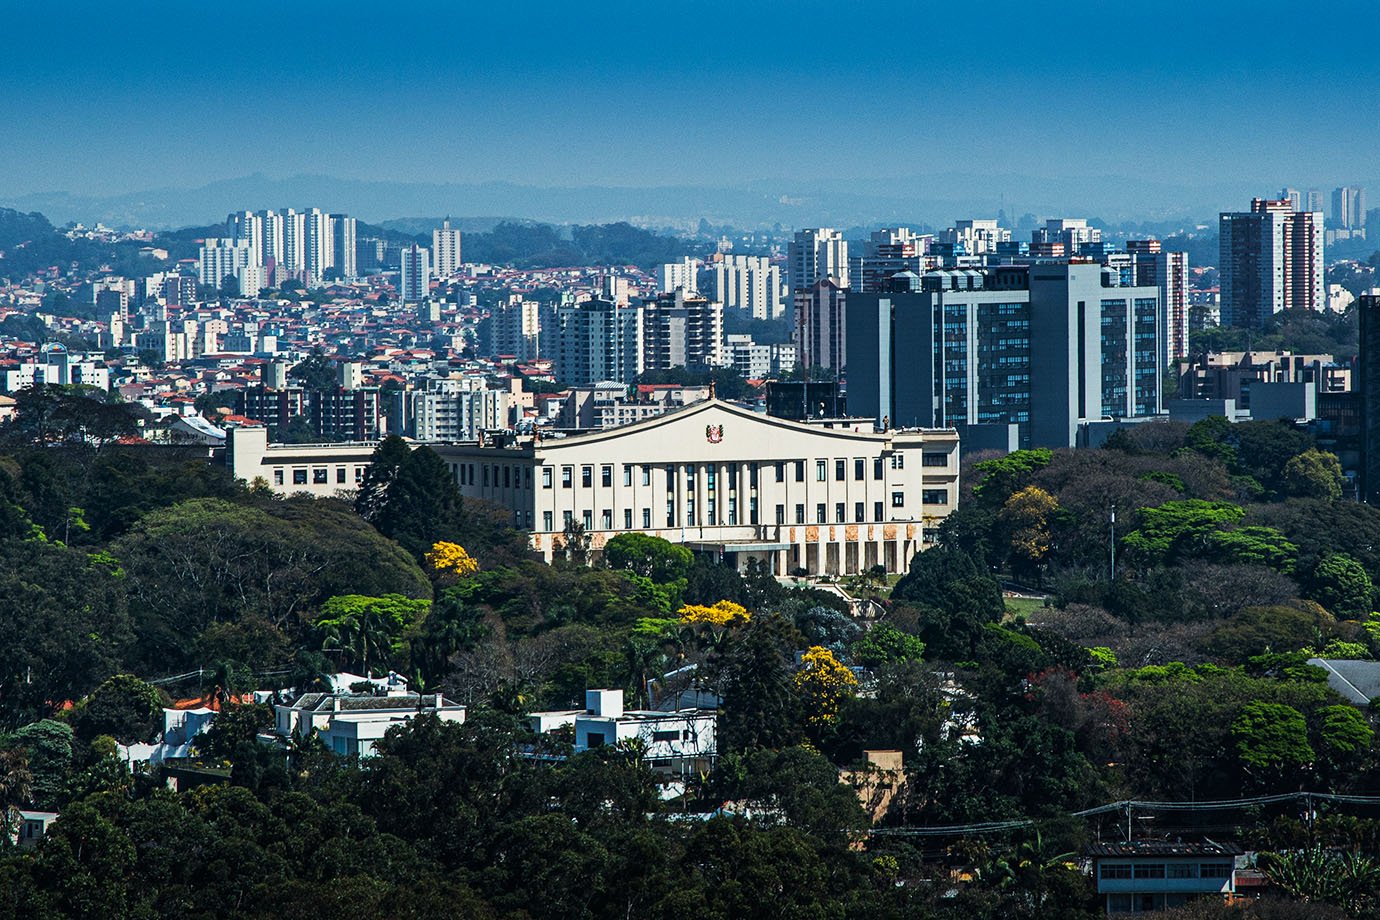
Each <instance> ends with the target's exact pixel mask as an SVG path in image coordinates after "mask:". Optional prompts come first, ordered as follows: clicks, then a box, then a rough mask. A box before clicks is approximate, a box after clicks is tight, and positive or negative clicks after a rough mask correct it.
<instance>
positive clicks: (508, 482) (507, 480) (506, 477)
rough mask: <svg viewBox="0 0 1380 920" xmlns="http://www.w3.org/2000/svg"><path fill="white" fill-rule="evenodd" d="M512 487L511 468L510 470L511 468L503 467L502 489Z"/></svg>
mask: <svg viewBox="0 0 1380 920" xmlns="http://www.w3.org/2000/svg"><path fill="white" fill-rule="evenodd" d="M512 487H513V468H512V467H511V466H505V467H504V468H503V488H505V489H511V488H512Z"/></svg>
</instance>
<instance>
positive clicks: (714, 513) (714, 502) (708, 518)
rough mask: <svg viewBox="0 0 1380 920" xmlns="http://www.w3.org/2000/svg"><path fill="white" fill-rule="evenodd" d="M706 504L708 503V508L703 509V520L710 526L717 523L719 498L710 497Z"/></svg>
mask: <svg viewBox="0 0 1380 920" xmlns="http://www.w3.org/2000/svg"><path fill="white" fill-rule="evenodd" d="M708 505H709V506H708V508H706V509H705V511H706V515H705V522H706V523H707V524H709V525H710V526H711V527H712V526H714V525H715V524H717V523H719V520H718V513H719V500H718V499H716V498H711V499H709V500H708Z"/></svg>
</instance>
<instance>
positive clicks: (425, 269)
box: [398, 243, 431, 303]
mask: <svg viewBox="0 0 1380 920" xmlns="http://www.w3.org/2000/svg"><path fill="white" fill-rule="evenodd" d="M430 295H431V253H430V252H429V251H428V250H427V249H426V247H424V246H418V245H417V244H416V243H413V244H412V245H411V246H408V247H406V248H405V249H403V251H402V275H401V278H400V279H399V282H398V297H399V299H400V300H402V302H403V303H421V302H422V301H423V300H426V299H427V298H428V297H429V296H430Z"/></svg>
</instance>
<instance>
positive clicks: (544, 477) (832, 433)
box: [236, 399, 958, 575]
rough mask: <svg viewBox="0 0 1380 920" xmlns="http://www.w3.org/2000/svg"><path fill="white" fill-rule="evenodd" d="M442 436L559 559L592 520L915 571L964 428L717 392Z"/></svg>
mask: <svg viewBox="0 0 1380 920" xmlns="http://www.w3.org/2000/svg"><path fill="white" fill-rule="evenodd" d="M436 449H437V451H438V452H439V453H440V454H441V457H442V458H443V459H444V460H445V461H446V463H447V465H448V466H449V467H450V469H451V471H452V473H453V474H454V475H455V478H456V482H457V483H458V484H459V486H460V490H461V492H462V493H463V494H464V495H465V496H467V497H473V498H479V499H483V500H485V501H488V502H492V503H494V504H497V505H499V506H500V507H504V508H506V509H508V512H509V514H510V515H511V520H512V522H513V524H514V525H515V526H518V527H522V528H526V529H528V530H530V531H531V540H532V548H533V549H534V550H536V551H537V552H539V553H541V554H542V555H543V556H544V557H545V558H546V559H548V560H550V559H552V558H554V557H555V556H556V555H558V554H560V553H563V552H565V551H566V550H567V549H568V547H567V546H566V533H567V528H568V527H569V526H570V525H572V524H579V525H580V526H581V527H583V528H584V533H585V535H586V537H587V538H588V540H589V551H590V553H592V554H593V555H595V556H597V555H598V554H599V553H600V552H602V550H603V547H604V545H605V544H606V543H607V542H608V540H609V539H610V538H611V537H614V536H616V535H617V534H620V533H628V532H642V533H647V534H651V535H653V536H657V537H662V538H664V539H666V540H670V541H672V542H674V543H680V544H683V545H686V546H689V547H690V548H691V549H693V550H697V551H700V552H705V553H710V554H712V555H713V556H715V557H716V558H719V559H722V560H723V562H724V563H725V564H728V565H733V566H735V567H737V568H740V569H741V568H743V567H745V566H746V564H747V563H748V561H749V560H751V559H757V560H760V561H762V562H763V563H765V564H766V565H767V566H768V568H769V570H770V571H772V572H775V573H777V574H781V575H784V574H787V573H789V572H792V571H805V572H807V573H810V574H826V573H827V574H836V575H845V574H853V573H856V572H859V571H862V570H863V569H866V568H869V567H871V566H873V565H883V566H885V567H886V569H887V571H888V572H902V571H905V570H906V567H907V565H908V564H909V561H910V559H911V557H912V556H913V555H914V554H915V553H916V552H919V551H920V550H922V549H924V548H925V547H927V546H929V545H931V544H932V543H933V542H934V540H935V539H936V538H937V533H938V527H939V524H940V522H942V521H943V519H944V518H945V517H946V516H947V515H948V514H949V512H950V511H951V510H952V509H953V508H954V507H955V505H956V503H957V501H958V435H957V433H956V432H954V431H952V430H948V431H933V430H931V431H920V430H912V431H897V430H892V431H885V432H876V431H874V430H873V429H872V426H871V424H869V423H866V422H860V421H856V420H855V421H854V422H853V423H847V424H846V425H842V424H841V425H840V426H839V427H832V428H831V427H826V426H825V425H813V424H805V423H800V422H790V421H786V420H783V419H777V418H771V417H769V416H764V415H759V414H757V413H754V412H751V411H748V410H746V409H742V408H739V407H737V406H735V405H732V404H729V403H725V402H723V401H720V400H717V399H709V400H705V401H704V402H699V403H695V404H693V405H689V406H686V407H685V408H683V409H680V410H677V411H672V412H667V413H665V414H663V415H659V416H657V417H656V418H652V419H649V420H647V421H644V422H639V423H637V424H634V425H628V426H625V427H622V428H615V429H612V430H610V431H604V432H598V433H590V434H581V435H575V436H568V437H565V438H554V437H549V436H545V437H541V438H539V439H537V440H535V441H534V440H532V439H528V438H519V439H514V440H513V441H512V442H511V443H506V444H503V445H501V446H479V445H469V444H456V445H441V446H438V447H437V448H436ZM236 475H237V476H239V475H240V474H239V473H238V472H237V473H236Z"/></svg>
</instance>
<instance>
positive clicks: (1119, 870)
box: [1098, 863, 1131, 878]
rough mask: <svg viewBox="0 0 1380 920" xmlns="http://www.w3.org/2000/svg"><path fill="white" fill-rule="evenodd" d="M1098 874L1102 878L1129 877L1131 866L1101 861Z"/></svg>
mask: <svg viewBox="0 0 1380 920" xmlns="http://www.w3.org/2000/svg"><path fill="white" fill-rule="evenodd" d="M1098 875H1099V876H1100V877H1102V878H1130V877H1131V867H1130V865H1128V864H1126V863H1103V864H1102V865H1101V866H1100V867H1099V869H1098Z"/></svg>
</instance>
